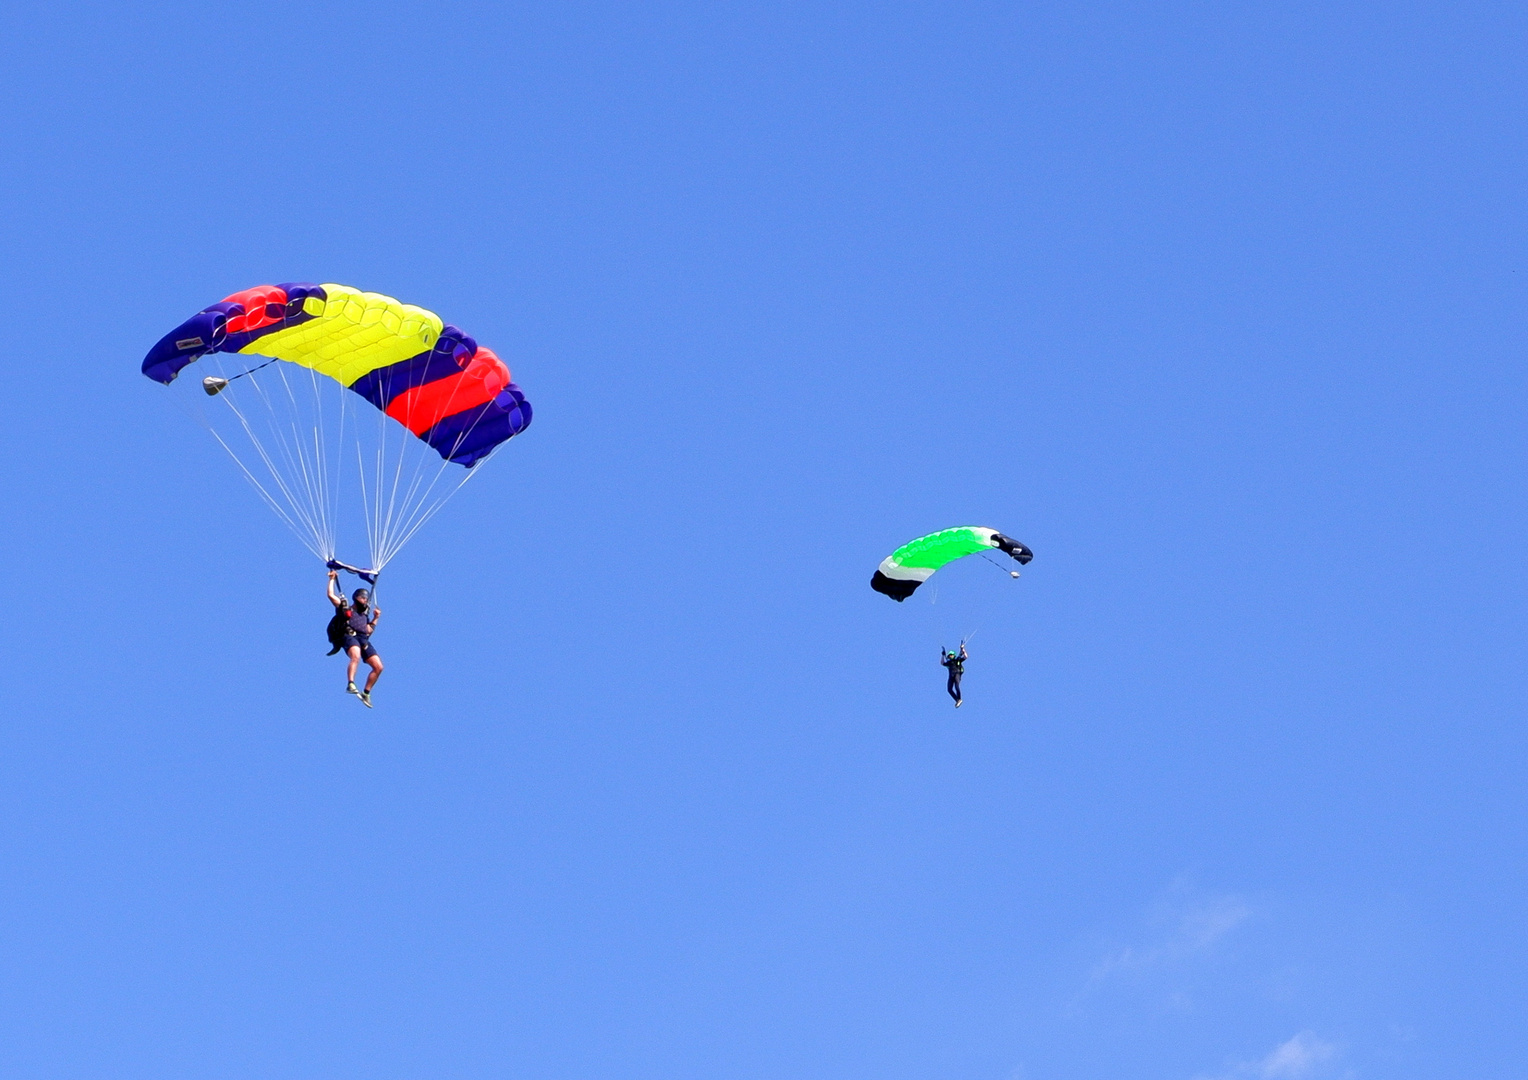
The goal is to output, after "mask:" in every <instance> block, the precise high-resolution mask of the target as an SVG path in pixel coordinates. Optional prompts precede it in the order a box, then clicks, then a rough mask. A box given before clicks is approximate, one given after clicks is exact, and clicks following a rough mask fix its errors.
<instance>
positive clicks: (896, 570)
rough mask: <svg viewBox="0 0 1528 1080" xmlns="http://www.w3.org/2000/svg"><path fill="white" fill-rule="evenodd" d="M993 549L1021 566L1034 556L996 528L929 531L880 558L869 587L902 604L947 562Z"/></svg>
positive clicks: (967, 526) (971, 527)
mask: <svg viewBox="0 0 1528 1080" xmlns="http://www.w3.org/2000/svg"><path fill="white" fill-rule="evenodd" d="M992 550H997V551H1001V552H1002V553H1003V554H1005V555H1009V556H1012V557H1013V558H1014V559H1017V560H1018V562H1019V565H1021V566H1022V565H1024V564H1025V563H1027V562H1029V560H1030V559H1033V558H1034V557H1035V555H1034V552H1032V551H1030V550H1029V549H1028V548H1027V547H1025V546H1024V545H1023V544H1021V543H1019V542H1018V541H1017V540H1015V539H1013V538H1012V537H1011V536H1004V535H1003V534H1002V533H1000V532H998V531H997V530H996V529H983V528H981V527H980V526H976V525H963V526H961V527H960V528H958V529H943V530H941V531H939V532H936V533H929V534H928V535H927V536H920V537H918V539H916V540H914V541H912V542H911V543H907V544H903V545H902V546H901V547H899V548H897V550H896V551H893V552H892V553H891V554H890V555H888V556H887V557H886V558H885V559H883V560H882V561H881V567H880V569H879V570H877V571H876V572H875V577H873V578H871V579H870V587H871V588H872V589H874V590H875V591H876V592H878V593H885V594H886V595H887V596H889V597H891V598H892V599H893V600H895V601H897V603H899V604H900V603H901V602H902V601H903V600H906V599H907V598H908V597H909V596H911V595H912V594H913V592H914V591H915V590H916V589H917V588H918V586H919V585H922V584H923V583H924V582H925V581H927V580H928V579H929V578H931V577H933V576H934V571H935V570H938V569H939V568H940V567H941V566H943V565H945V564H946V563H951V562H954V561H955V560H956V559H962V558H965V556H967V555H975V554H976V553H977V552H979V551H992Z"/></svg>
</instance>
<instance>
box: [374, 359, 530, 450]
mask: <svg viewBox="0 0 1528 1080" xmlns="http://www.w3.org/2000/svg"><path fill="white" fill-rule="evenodd" d="M508 385H509V368H507V367H505V366H504V361H502V360H500V359H499V358H498V357H497V356H495V355H494V353H493V350H492V349H485V348H483V347H482V346H481V345H480V346H478V350H477V352H475V353H473V354H472V359H471V360H469V361H467V364H466V368H465V370H463V371H462V373H461V374H460V375H447V376H446V377H445V378H443V379H436V380H435V381H434V382H429V383H425V384H424V385H423V386H416V387H414V388H413V389H411V390H405V391H404V392H403V393H401V394H399V395H398V396H397V397H395V398H393V400H392V402H391V403H390V404H389V405H388V406H387V415H388V416H391V417H392V418H393V419H394V420H396V421H398V423H400V424H402V425H403V426H404V427H406V428H408V429H409V430H410V431H412V432H413V433H414V434H415V435H423V434H424V433H425V432H426V431H429V430H430V429H431V428H432V427H434V426H435V425H436V424H438V423H440V422H441V420H443V419H444V418H446V417H448V416H451V415H454V414H455V413H459V412H462V411H464V410H466V409H471V408H475V407H477V406H478V405H484V404H487V403H488V402H490V401H492V400H493V399H494V397H495V396H497V395H498V393H499V391H501V390H503V389H504V388H505V387H506V386H508Z"/></svg>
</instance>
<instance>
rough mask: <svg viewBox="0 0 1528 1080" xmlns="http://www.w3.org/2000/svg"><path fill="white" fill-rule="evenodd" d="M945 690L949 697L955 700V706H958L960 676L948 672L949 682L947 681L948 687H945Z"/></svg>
mask: <svg viewBox="0 0 1528 1080" xmlns="http://www.w3.org/2000/svg"><path fill="white" fill-rule="evenodd" d="M945 689H946V690H948V691H949V692H950V697H952V698H954V699H955V704H956V705H959V704H960V676H959V675H957V674H955V673H954V672H953V671H952V672H950V681H949V683H948V685H946V686H945Z"/></svg>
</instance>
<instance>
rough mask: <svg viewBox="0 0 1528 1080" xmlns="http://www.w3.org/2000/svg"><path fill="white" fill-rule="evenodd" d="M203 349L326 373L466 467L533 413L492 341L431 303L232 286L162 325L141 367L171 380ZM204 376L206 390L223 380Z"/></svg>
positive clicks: (346, 291)
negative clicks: (172, 324)
mask: <svg viewBox="0 0 1528 1080" xmlns="http://www.w3.org/2000/svg"><path fill="white" fill-rule="evenodd" d="M208 353H244V354H250V355H258V356H268V357H271V358H273V359H275V360H282V361H287V362H290V363H293V364H299V365H301V366H302V367H305V368H310V369H312V370H313V371H316V372H319V373H320V374H323V375H327V376H329V377H330V378H332V379H334V380H336V381H337V382H339V383H340V384H341V385H342V386H347V387H349V388H350V389H351V390H354V391H355V392H356V393H357V394H360V395H361V396H362V397H364V398H365V399H366V400H367V401H369V402H371V403H372V404H373V405H375V406H376V407H377V408H378V409H381V410H382V411H383V412H385V413H386V414H387V415H388V416H390V417H392V418H393V419H394V420H396V421H398V423H400V424H402V425H403V426H404V427H406V428H408V429H409V431H411V432H413V433H414V434H415V435H416V436H418V437H419V438H420V439H423V440H424V441H425V442H426V443H428V444H429V445H430V446H431V447H432V448H434V450H435V451H436V452H437V453H439V454H440V456H441V457H443V458H445V459H446V460H448V461H454V462H456V463H457V464H459V465H465V466H467V467H469V468H470V467H471V466H472V465H474V464H475V463H477V462H478V461H479V460H480V459H482V458H484V457H486V456H488V455H489V454H490V453H492V452H493V450H494V448H495V447H497V446H499V444H501V443H503V442H505V441H507V440H509V439H511V438H513V437H514V436H516V435H518V434H519V433H520V432H522V431H524V430H525V429H526V427H527V426H529V424H530V422H531V406H530V402H528V401H526V400H525V395H524V394H522V393H521V392H520V388H519V387H518V386H516V385H515V384H514V383H513V382H511V381H510V376H509V369H508V368H507V367H505V366H504V363H503V361H501V360H500V359H499V358H498V357H497V356H495V355H494V353H493V351H492V350H490V349H487V348H484V347H483V346H481V345H479V344H478V343H477V342H476V341H474V340H473V339H472V338H470V337H468V336H467V335H466V334H465V333H463V332H462V331H461V330H459V329H457V328H456V327H454V326H448V325H444V324H442V322H441V319H440V316H438V315H436V314H435V313H434V312H433V311H426V310H425V309H424V308H419V307H414V306H413V305H412V304H400V303H399V302H398V301H397V300H394V299H393V298H392V297H390V296H382V295H379V294H378V293H369V292H361V291H360V290H359V289H352V288H350V287H349V286H348V285H334V284H324V285H312V284H307V283H287V284H284V285H259V286H256V287H255V288H253V289H245V290H244V291H243V292H237V293H234V294H233V295H232V296H229V297H226V298H225V299H223V300H222V301H220V302H218V303H216V304H213V305H211V306H210V307H206V308H203V309H202V310H201V312H199V313H198V314H196V315H193V316H192V317H191V318H189V319H187V320H186V321H185V322H183V323H181V324H180V325H179V326H178V327H176V328H175V329H174V330H172V331H170V333H168V334H166V335H165V336H164V337H163V338H162V339H161V340H160V342H159V344H157V345H155V346H154V347H153V348H152V349H150V350H149V354H148V356H146V357H145V358H144V360H143V373H144V374H145V375H147V376H148V377H149V378H151V379H154V380H157V381H158V382H162V383H166V384H168V383H170V382H173V381H174V380H175V377H176V376H177V375H179V374H180V371H181V369H182V368H184V367H185V366H186V365H187V364H190V363H192V362H193V361H195V360H198V359H200V358H201V357H203V356H205V355H207V354H208ZM239 377H240V376H238V375H235V376H234V378H239ZM205 384H206V387H207V392H208V393H209V394H213V393H217V392H218V391H219V390H221V389H222V388H223V387H224V386H226V385H227V384H228V380H224V379H216V378H209V379H207V380H205ZM219 384H221V385H219Z"/></svg>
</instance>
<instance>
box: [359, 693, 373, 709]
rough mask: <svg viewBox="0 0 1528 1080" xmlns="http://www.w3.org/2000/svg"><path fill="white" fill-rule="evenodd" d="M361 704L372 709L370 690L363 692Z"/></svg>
mask: <svg viewBox="0 0 1528 1080" xmlns="http://www.w3.org/2000/svg"><path fill="white" fill-rule="evenodd" d="M361 704H362V705H365V706H366V707H367V708H368V709H369V708H371V691H370V690H362V691H361Z"/></svg>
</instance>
